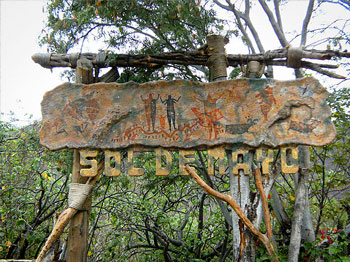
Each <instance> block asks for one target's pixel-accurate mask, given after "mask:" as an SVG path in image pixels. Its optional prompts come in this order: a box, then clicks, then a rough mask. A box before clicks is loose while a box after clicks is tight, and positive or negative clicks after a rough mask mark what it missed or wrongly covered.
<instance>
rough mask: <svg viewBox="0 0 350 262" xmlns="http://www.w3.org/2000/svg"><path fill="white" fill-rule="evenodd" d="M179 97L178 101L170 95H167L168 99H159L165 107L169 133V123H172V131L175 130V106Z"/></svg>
mask: <svg viewBox="0 0 350 262" xmlns="http://www.w3.org/2000/svg"><path fill="white" fill-rule="evenodd" d="M180 98H181V96H179V98H178V99H175V98H172V97H171V95H168V98H167V99H165V100H163V99H162V97H160V101H161V102H162V103H163V104H164V105H166V114H167V118H168V123H169V130H170V131H171V123H173V126H174V130H175V129H176V127H175V118H176V116H175V104H176V103H177V102H179V100H180Z"/></svg>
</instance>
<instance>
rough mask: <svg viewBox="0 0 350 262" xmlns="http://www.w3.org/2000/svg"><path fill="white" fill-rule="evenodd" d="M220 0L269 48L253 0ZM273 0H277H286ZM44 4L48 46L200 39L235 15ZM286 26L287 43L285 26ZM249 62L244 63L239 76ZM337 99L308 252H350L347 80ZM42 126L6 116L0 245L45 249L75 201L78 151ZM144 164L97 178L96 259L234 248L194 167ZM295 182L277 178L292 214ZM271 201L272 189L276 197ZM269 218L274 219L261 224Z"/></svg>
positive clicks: (153, 46)
mask: <svg viewBox="0 0 350 262" xmlns="http://www.w3.org/2000/svg"><path fill="white" fill-rule="evenodd" d="M213 2H214V3H215V4H216V6H218V7H221V8H222V9H224V10H227V11H228V12H231V15H232V12H234V11H235V12H234V13H235V14H234V16H235V18H236V20H235V23H237V25H238V27H239V26H240V25H239V22H244V23H245V26H242V27H239V30H240V34H242V38H243V40H244V42H245V43H246V44H247V45H248V46H249V49H250V50H251V51H252V52H253V53H254V52H255V49H256V48H258V49H259V51H263V50H264V48H263V46H262V43H261V42H260V40H259V37H258V35H255V34H253V32H254V30H253V29H254V26H253V25H252V23H251V20H250V17H249V8H250V6H249V5H245V8H247V10H245V11H244V12H240V10H238V9H236V8H238V7H239V5H238V4H237V5H236V6H229V5H228V6H226V5H223V4H221V5H220V3H223V2H225V1H221V2H220V1H213ZM260 2H265V1H260ZM273 2H274V4H275V5H276V4H278V3H279V2H280V1H273ZM320 2H333V1H320ZM341 2H342V3H343V4H346V3H347V1H341ZM226 3H227V4H229V3H230V1H226ZM268 4H272V1H269V3H268ZM242 6H243V5H242ZM277 7H278V6H277ZM275 10H278V8H276V9H275ZM46 11H47V21H46V24H45V29H44V30H43V33H42V35H41V37H40V42H41V44H42V45H46V46H47V47H48V51H50V52H58V53H66V52H68V51H72V50H74V48H77V47H79V46H80V50H79V51H82V49H83V46H84V43H85V42H86V41H89V40H91V39H93V41H97V40H99V41H101V42H102V41H103V42H104V44H103V45H102V44H101V46H102V47H101V49H102V50H104V51H106V52H109V51H115V50H117V52H128V53H132V54H137V53H143V54H144V53H146V54H147V53H155V52H157V53H159V52H167V51H175V50H193V49H196V48H199V47H200V46H202V45H203V44H204V43H205V37H206V36H207V34H208V33H211V32H214V33H215V32H217V31H221V30H223V26H224V25H226V24H225V23H227V21H225V20H223V19H221V18H218V17H217V14H216V12H215V11H214V9H213V8H212V4H211V1H200V0H198V1H194V0H186V1H179V0H160V1H149V0H140V1H134V0H130V1H126V0H108V1H107V0H77V1H72V0H49V1H48V2H47V7H46ZM270 21H272V20H270ZM277 24H278V26H280V27H281V29H282V24H281V21H277V22H276V21H275V25H277ZM278 26H277V27H278ZM277 27H276V28H277ZM248 29H249V31H250V32H251V34H252V35H250V34H249V32H247V30H248ZM227 32H228V35H229V36H230V34H235V35H237V31H235V29H233V30H229V31H227ZM315 32H319V31H315ZM322 32H323V31H322ZM278 37H279V40H280V42H281V45H283V46H285V44H284V43H285V40H284V39H283V38H284V37H285V36H284V33H282V35H279V36H278ZM341 37H342V38H341V39H340V38H339V37H338V38H337V37H333V38H332V39H331V40H332V41H331V43H332V44H333V45H335V46H336V45H339V44H340V43H343V42H344V41H348V40H346V39H348V38H346V37H348V35H347V34H341ZM253 40H255V43H253V42H252V41H253ZM66 74H67V75H69V76H71V75H72V74H71V73H69V72H68V73H66ZM239 74H240V72H239V68H238V67H237V68H236V69H234V70H233V71H232V73H231V74H230V78H235V77H237V76H239ZM207 76H208V72H207V70H206V69H205V68H203V67H195V68H194V67H183V66H173V67H171V68H155V69H154V70H150V69H148V70H144V69H142V70H141V69H134V68H126V69H125V70H124V71H123V72H121V76H120V78H119V79H118V81H119V82H126V81H129V80H133V81H137V82H145V81H151V80H157V79H160V78H161V79H166V80H170V79H174V78H179V77H181V78H188V79H202V80H203V79H205V78H206V77H207ZM329 103H330V106H331V107H332V118H333V120H334V123H335V125H336V128H337V131H338V136H337V139H336V141H335V142H334V143H333V144H332V145H328V146H326V147H323V148H320V149H317V148H312V151H311V153H312V162H313V169H312V171H311V173H310V178H311V179H310V181H309V184H308V189H309V191H308V192H309V195H308V196H309V199H310V203H309V204H310V209H311V213H312V214H313V223H314V229H315V233H316V235H317V240H316V241H315V242H312V243H304V244H303V246H302V249H303V251H304V253H301V255H300V256H299V259H302V260H304V261H307V260H308V259H310V260H311V259H316V258H317V257H323V258H327V259H328V258H330V259H333V258H336V259H337V258H338V257H339V259H345V256H347V255H349V247H348V246H347V245H348V243H347V241H348V240H347V239H345V236H344V234H343V232H342V230H343V229H344V227H345V226H346V225H347V224H350V206H349V196H348V195H347V194H346V193H344V192H345V191H346V190H347V188H348V184H349V159H350V155H349V152H350V151H349V148H350V145H349V123H350V121H349V120H350V119H349V103H350V100H349V89H340V90H338V91H334V92H333V94H332V96H331V97H330V99H329ZM39 127H40V124H38V123H33V124H31V125H28V126H25V127H21V128H19V127H16V126H14V125H13V124H11V123H5V122H1V127H0V154H1V158H0V239H1V241H0V257H7V258H34V257H36V256H37V254H38V252H39V250H40V248H41V246H42V244H43V242H44V241H45V239H46V237H47V235H48V234H49V232H50V230H51V228H52V224H53V221H54V217H55V213H56V212H60V211H62V210H63V208H64V206H65V205H66V199H67V191H68V189H67V184H68V181H69V180H70V174H71V165H72V152H71V151H68V150H66V151H59V152H50V151H48V150H47V149H45V148H43V147H42V146H40V145H39V138H38V129H39ZM176 161H178V156H177V154H176V153H173V162H176ZM135 164H136V165H137V166H139V167H143V168H144V169H145V170H146V172H145V175H144V176H143V177H140V178H130V177H128V176H127V175H126V174H122V175H121V176H119V177H116V178H113V179H112V178H107V177H105V176H102V177H101V179H100V180H99V182H98V184H97V186H96V188H95V190H94V197H93V206H92V210H91V215H90V230H89V233H90V234H89V236H90V237H89V252H88V255H89V261H111V260H114V261H229V260H232V254H231V253H232V252H231V251H232V245H233V244H234V243H233V241H232V226H231V225H230V224H229V221H227V220H226V219H225V218H224V216H223V209H224V208H227V207H226V206H225V205H224V206H223V207H222V206H220V207H219V206H218V205H217V202H216V201H215V200H214V199H213V198H211V197H209V196H208V195H207V194H205V193H203V192H202V191H201V190H199V188H198V186H197V185H196V184H195V183H194V182H193V181H192V180H191V179H188V177H183V176H181V175H179V173H178V170H177V168H174V169H173V170H172V172H171V174H170V175H169V176H167V177H161V178H160V177H155V175H154V173H155V163H154V153H151V152H146V153H140V154H139V155H138V157H137V161H136V163H135ZM206 165H207V163H206V155H205V154H202V153H197V162H196V168H197V170H198V172H200V174H201V176H203V177H206V176H205V175H206V174H205V173H206V168H205V167H206ZM174 166H177V165H174ZM124 173H125V172H124ZM207 182H211V183H212V184H214V186H215V187H216V189H217V190H219V191H221V192H227V191H228V190H229V178H228V176H222V177H219V176H215V177H214V178H212V179H211V180H210V181H209V180H208V179H207ZM294 183H295V179H293V177H291V176H280V179H278V180H277V181H276V190H277V192H278V195H279V197H280V198H281V201H282V203H283V207H282V208H283V209H284V210H285V212H286V213H287V215H288V216H289V217H290V218H291V217H292V216H293V211H294V203H295V185H294ZM252 189H253V190H252V195H254V194H255V192H256V189H255V188H254V186H252ZM272 201H273V200H271V199H270V198H269V203H270V204H272ZM272 216H273V217H274V218H273V231H274V232H273V233H274V235H275V237H276V243H277V245H278V246H277V247H278V250H279V256H280V258H281V260H282V261H283V260H285V259H286V257H287V255H288V254H287V253H288V251H287V249H288V245H289V237H290V235H289V234H290V231H288V230H290V228H289V229H288V230H285V231H283V230H282V229H281V228H282V226H283V225H281V224H279V221H278V219H277V218H276V216H275V214H274V213H273V212H272ZM325 228H332V229H335V230H340V231H341V232H336V233H333V231H332V234H331V235H330V234H328V236H329V238H330V239H332V243H328V244H327V245H320V242H322V241H323V239H322V238H323V237H324V238H325V239H327V240H328V238H327V234H325V232H326V231H324V230H325ZM261 230H262V231H264V230H265V228H264V227H263V226H261ZM61 241H64V237H62V238H61ZM253 241H255V240H254V239H253ZM328 242H330V241H329V240H328ZM254 244H255V243H254ZM260 244H261V243H260ZM260 244H259V243H256V246H257V257H256V260H257V261H266V259H268V257H267V254H266V251H265V250H264V249H263V248H261V245H260ZM332 255H334V256H333V257H330V256H332ZM305 259H306V260H305ZM343 261H345V260H343Z"/></svg>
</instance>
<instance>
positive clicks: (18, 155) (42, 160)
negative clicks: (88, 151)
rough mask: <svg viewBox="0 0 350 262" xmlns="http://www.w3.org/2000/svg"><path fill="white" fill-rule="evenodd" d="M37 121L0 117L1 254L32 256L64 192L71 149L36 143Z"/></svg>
mask: <svg viewBox="0 0 350 262" xmlns="http://www.w3.org/2000/svg"><path fill="white" fill-rule="evenodd" d="M38 128H39V123H33V124H31V125H28V126H25V127H23V128H17V127H15V126H13V125H11V123H6V122H1V123H0V155H1V157H0V170H1V171H0V216H1V220H0V239H1V242H0V257H3V258H5V257H8V258H12V257H19V258H24V257H33V256H35V255H36V254H37V253H38V251H39V249H40V247H41V245H42V244H43V241H44V239H45V238H46V237H47V235H48V233H49V230H50V227H51V225H52V223H53V218H54V215H55V213H56V212H59V211H61V210H62V207H63V205H64V202H65V200H66V197H67V182H68V179H69V174H70V169H71V160H72V155H71V153H70V152H69V151H61V152H50V151H49V150H47V149H45V148H43V147H42V146H40V145H39V138H38Z"/></svg>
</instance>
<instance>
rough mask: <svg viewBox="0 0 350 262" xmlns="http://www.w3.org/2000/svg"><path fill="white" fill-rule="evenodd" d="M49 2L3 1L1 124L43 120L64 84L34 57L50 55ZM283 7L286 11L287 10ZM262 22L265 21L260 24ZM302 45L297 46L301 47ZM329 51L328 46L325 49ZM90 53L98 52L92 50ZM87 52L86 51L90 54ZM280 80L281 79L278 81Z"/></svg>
mask: <svg viewBox="0 0 350 262" xmlns="http://www.w3.org/2000/svg"><path fill="white" fill-rule="evenodd" d="M44 5H45V0H21V1H19V0H0V18H1V20H0V25H1V29H0V37H1V38H0V58H1V62H0V112H1V113H3V115H2V116H0V117H1V120H9V119H10V116H9V113H10V112H11V111H12V112H14V115H15V117H17V118H19V119H20V120H22V122H20V123H22V124H25V123H26V121H24V120H26V119H28V116H29V115H31V114H32V115H33V119H40V118H41V111H40V103H41V100H42V97H43V95H44V93H45V92H46V91H48V90H51V89H53V88H54V87H56V86H58V85H59V84H61V83H62V82H63V80H61V79H60V77H59V75H60V72H61V71H62V69H53V72H51V71H50V70H49V69H45V68H42V67H41V66H40V65H38V64H35V63H34V62H33V61H32V59H31V56H32V55H33V54H34V53H40V52H41V53H46V49H45V48H44V49H40V48H39V45H38V43H37V42H38V41H37V39H38V36H39V34H40V32H41V30H42V27H43V20H44V15H45V14H44V13H43V7H44ZM306 6H307V1H303V0H294V1H290V3H289V5H288V9H287V10H288V12H285V13H283V20H284V29H285V31H298V32H300V28H301V24H302V19H303V16H304V15H305V11H306ZM286 8H287V7H283V8H282V9H286ZM348 15H349V13H348V12H346V11H345V10H344V9H341V8H339V7H337V6H336V5H332V6H330V8H327V12H326V13H324V14H318V16H317V19H318V20H317V21H313V24H314V25H319V24H320V23H322V21H324V20H325V19H331V20H334V19H335V18H347V17H348ZM252 18H253V19H254V20H256V21H259V23H258V26H257V31H258V32H259V33H260V34H262V33H261V32H264V34H262V35H261V37H262V41H263V44H264V46H265V48H266V49H267V50H268V49H269V50H272V49H275V48H279V44H278V42H277V41H276V40H275V36H274V34H273V33H272V31H271V30H270V29H269V28H270V26H269V25H267V24H266V21H267V20H266V17H265V16H264V15H262V12H261V11H257V12H256V14H255V15H254V16H252ZM260 19H261V20H260ZM238 42H240V40H237V42H235V41H234V40H231V42H230V44H229V45H228V46H226V51H227V53H229V54H237V53H246V52H247V50H246V48H244V47H242V46H241V45H240V44H237V43H238ZM298 44H299V42H297V43H295V45H298ZM323 48H324V49H325V48H326V44H325V45H324V46H323V47H322V49H323ZM89 49H90V50H89V51H92V52H97V51H98V49H97V48H96V50H94V48H92V47H89ZM86 51H87V50H83V52H86ZM287 71H288V72H289V74H288V73H287V74H286V73H279V71H278V72H275V75H276V78H279V79H286V78H292V75H291V72H292V70H290V69H289V70H287ZM277 76H278V77H277ZM23 121H24V122H23Z"/></svg>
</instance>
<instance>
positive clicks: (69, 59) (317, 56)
mask: <svg viewBox="0 0 350 262" xmlns="http://www.w3.org/2000/svg"><path fill="white" fill-rule="evenodd" d="M209 53H210V52H209V50H208V46H206V47H205V48H202V49H199V50H193V51H175V52H168V53H158V54H141V55H129V54H112V53H108V54H106V53H99V54H96V53H81V54H80V53H79V54H76V53H74V54H44V53H37V54H34V55H33V56H32V59H33V60H34V62H36V63H38V64H40V65H41V66H42V67H44V68H53V67H71V68H76V66H77V61H78V59H79V58H80V59H81V58H84V59H87V60H90V61H91V63H92V64H93V66H96V67H99V68H104V67H144V68H150V69H156V68H159V67H160V66H166V65H174V64H177V65H202V66H208V65H209V63H210V61H208V59H209V57H210V54H209ZM336 57H338V58H350V52H347V51H336V50H304V49H303V50H302V51H301V58H302V59H313V60H321V61H323V60H331V59H333V58H336ZM287 60H288V48H283V49H276V50H272V51H269V52H266V53H264V54H262V53H261V54H228V55H227V63H228V66H238V65H246V64H248V63H249V62H250V61H258V62H262V63H264V64H266V65H275V66H287ZM300 66H301V67H302V68H306V69H310V70H313V71H316V72H319V73H321V74H324V75H328V76H330V77H333V78H344V77H343V76H340V75H338V74H336V73H334V72H331V71H328V70H325V68H328V69H329V68H332V69H335V68H337V65H334V64H332V65H329V64H318V63H313V62H310V61H304V60H301V63H300Z"/></svg>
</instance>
